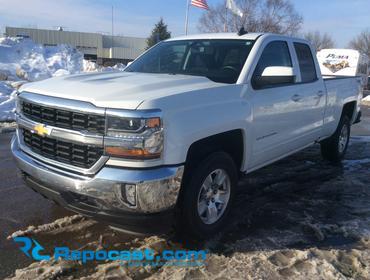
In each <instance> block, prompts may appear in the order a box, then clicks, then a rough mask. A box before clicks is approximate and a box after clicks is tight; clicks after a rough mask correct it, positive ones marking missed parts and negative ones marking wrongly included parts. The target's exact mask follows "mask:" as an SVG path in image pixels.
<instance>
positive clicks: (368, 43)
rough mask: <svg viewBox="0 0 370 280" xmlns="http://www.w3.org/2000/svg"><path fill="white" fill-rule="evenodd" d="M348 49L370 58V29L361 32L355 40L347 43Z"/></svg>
mask: <svg viewBox="0 0 370 280" xmlns="http://www.w3.org/2000/svg"><path fill="white" fill-rule="evenodd" d="M349 47H350V48H352V49H355V50H358V51H360V52H362V53H364V54H367V56H368V57H369V58H370V29H367V30H365V31H363V32H361V33H360V34H359V35H358V36H357V37H356V38H354V39H353V40H352V41H351V42H349Z"/></svg>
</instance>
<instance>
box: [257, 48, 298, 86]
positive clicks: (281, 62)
mask: <svg viewBox="0 0 370 280" xmlns="http://www.w3.org/2000/svg"><path fill="white" fill-rule="evenodd" d="M270 66H285V67H293V66H292V60H291V58H290V53H289V48H288V44H287V43H286V42H285V41H273V42H270V43H269V44H267V46H266V47H265V49H264V50H263V52H262V54H261V57H260V59H259V61H258V64H257V67H256V69H255V70H254V73H253V78H252V84H253V87H255V88H261V87H271V86H274V85H275V86H278V85H279V84H278V83H274V84H270V85H268V84H266V85H263V86H259V85H258V79H259V77H261V75H262V73H263V71H264V70H265V68H266V67H270ZM287 83H288V84H290V83H293V80H292V81H288V82H287V81H285V82H282V84H287Z"/></svg>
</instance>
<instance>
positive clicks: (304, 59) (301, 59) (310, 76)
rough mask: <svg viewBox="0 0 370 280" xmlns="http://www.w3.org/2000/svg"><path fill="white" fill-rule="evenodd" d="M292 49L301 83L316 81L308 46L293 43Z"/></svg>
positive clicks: (313, 63) (313, 64)
mask: <svg viewBox="0 0 370 280" xmlns="http://www.w3.org/2000/svg"><path fill="white" fill-rule="evenodd" d="M294 49H295V52H296V53H297V58H298V63H299V69H300V70H301V78H302V83H308V82H313V81H316V80H317V74H316V69H315V62H314V60H313V58H312V53H311V49H310V47H309V46H308V45H306V44H302V43H294Z"/></svg>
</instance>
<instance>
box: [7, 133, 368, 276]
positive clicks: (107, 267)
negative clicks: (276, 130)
mask: <svg viewBox="0 0 370 280" xmlns="http://www.w3.org/2000/svg"><path fill="white" fill-rule="evenodd" d="M353 140H354V141H351V143H350V147H349V148H348V154H347V155H346V160H345V161H344V162H343V165H330V164H329V163H327V162H325V161H323V160H321V158H320V150H319V147H318V146H313V147H310V148H309V149H306V150H304V151H302V152H300V153H298V154H295V155H293V156H290V157H289V158H286V159H284V160H282V161H279V162H277V163H275V164H273V165H270V166H267V167H265V168H263V169H260V170H258V171H256V172H254V173H251V174H250V175H249V176H247V177H245V178H243V179H242V180H241V181H240V184H239V190H238V197H237V199H236V202H235V203H236V205H235V207H234V210H233V211H234V213H233V218H232V219H231V225H230V226H229V227H228V229H227V230H226V231H225V232H223V233H220V234H219V235H218V236H215V237H213V238H211V239H209V240H207V241H206V242H199V241H192V240H187V239H186V237H185V238H184V239H183V240H181V239H179V238H177V237H174V236H173V235H172V234H169V235H163V236H156V235H153V236H150V237H138V238H133V237H131V236H127V235H124V234H122V233H118V232H115V231H112V230H111V229H109V228H108V227H106V226H103V225H102V224H100V223H97V222H94V221H92V220H90V219H88V218H84V217H81V216H79V215H74V216H68V217H65V218H62V219H58V220H56V221H55V222H53V223H50V224H45V225H40V226H30V227H28V228H27V227H26V229H25V230H23V231H22V230H19V231H16V232H15V233H13V234H10V236H9V237H8V238H9V239H11V237H14V236H22V235H26V236H30V237H32V238H35V239H36V240H37V242H39V243H40V244H42V246H44V248H45V250H46V251H45V252H46V253H50V252H51V251H52V248H54V247H55V246H61V245H63V246H68V247H70V248H71V249H79V250H83V249H89V250H101V249H106V250H134V249H140V250H141V249H145V248H151V249H153V250H154V251H155V252H158V253H159V252H163V250H166V249H174V250H176V249H179V248H181V249H188V250H207V251H208V252H209V253H208V255H207V260H206V262H205V264H204V265H202V266H199V267H181V266H172V265H171V263H166V264H165V265H163V266H160V267H151V266H146V267H130V266H128V265H127V264H126V263H125V262H122V263H120V262H118V261H108V262H89V263H86V264H81V263H79V262H75V261H61V260H55V259H51V260H50V261H41V262H33V263H29V264H27V265H24V266H19V267H22V268H20V269H17V270H16V271H15V272H14V273H13V274H12V275H9V277H11V278H9V279H14V280H18V279H40V280H41V279H45V280H46V279H51V278H53V279H153V280H154V279H294V280H300V279H302V280H306V279H343V280H345V279H370V206H369V205H370V188H369V183H370V179H369V178H370V177H369V175H370V171H369V170H370V162H369V160H368V159H369V157H370V138H369V136H362V137H357V138H355V139H353ZM354 165H356V170H353V166H354ZM40 199H41V198H40ZM99 226H100V227H99ZM9 242H10V241H9ZM19 253H20V254H21V252H19Z"/></svg>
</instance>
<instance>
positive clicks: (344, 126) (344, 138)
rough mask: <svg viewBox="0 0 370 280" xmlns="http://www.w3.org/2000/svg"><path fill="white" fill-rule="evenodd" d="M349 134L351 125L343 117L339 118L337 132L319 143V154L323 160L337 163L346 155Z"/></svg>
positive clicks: (346, 118)
mask: <svg viewBox="0 0 370 280" xmlns="http://www.w3.org/2000/svg"><path fill="white" fill-rule="evenodd" d="M350 134H351V123H350V120H349V118H348V117H347V116H346V115H344V116H342V117H341V119H340V121H339V124H338V127H337V130H336V131H335V133H334V134H333V135H332V136H331V137H330V138H328V139H325V140H324V141H322V142H321V154H322V156H323V158H324V159H327V160H329V161H331V162H339V161H341V160H342V159H343V157H344V155H345V154H346V151H347V147H348V143H349V138H350Z"/></svg>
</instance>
